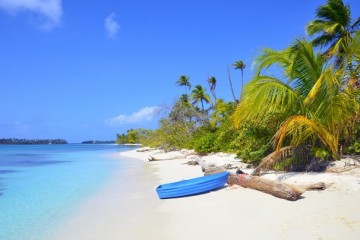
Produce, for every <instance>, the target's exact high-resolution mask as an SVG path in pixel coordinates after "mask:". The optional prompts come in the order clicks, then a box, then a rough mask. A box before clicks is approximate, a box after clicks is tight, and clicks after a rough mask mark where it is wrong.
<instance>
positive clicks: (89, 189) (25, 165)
mask: <svg viewBox="0 0 360 240" xmlns="http://www.w3.org/2000/svg"><path fill="white" fill-rule="evenodd" d="M132 148H134V147H131V146H118V145H112V144H109V145H108V144H91V145H87V144H64V145H55V144H49V145H0V239H7V240H19V239H45V238H46V237H45V236H49V235H48V234H49V233H50V232H52V231H54V230H55V229H56V228H57V227H58V226H59V225H60V224H61V223H62V222H64V221H66V219H68V218H69V217H71V215H72V214H74V213H75V212H76V211H77V210H78V208H79V207H80V206H81V204H82V203H83V202H84V201H86V200H87V199H88V198H90V197H91V196H92V195H94V193H96V192H97V191H99V189H101V188H102V187H103V186H104V185H105V184H106V183H107V181H108V180H109V179H110V178H111V176H112V174H113V173H115V172H118V171H122V170H123V171H126V168H127V167H128V166H129V162H128V161H121V159H120V158H119V157H114V156H117V153H119V152H121V151H126V150H130V149H132ZM124 184H125V183H124Z"/></svg>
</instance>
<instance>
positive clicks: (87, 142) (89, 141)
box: [82, 140, 115, 144]
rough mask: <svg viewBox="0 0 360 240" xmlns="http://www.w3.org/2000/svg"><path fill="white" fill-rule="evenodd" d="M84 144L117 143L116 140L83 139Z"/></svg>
mask: <svg viewBox="0 0 360 240" xmlns="http://www.w3.org/2000/svg"><path fill="white" fill-rule="evenodd" d="M82 144H115V141H112V140H111V141H99V140H87V141H83V142H82Z"/></svg>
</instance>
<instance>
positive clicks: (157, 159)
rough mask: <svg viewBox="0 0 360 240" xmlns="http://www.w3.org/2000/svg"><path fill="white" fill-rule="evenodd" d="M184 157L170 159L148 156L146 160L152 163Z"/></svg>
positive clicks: (182, 157) (177, 157)
mask: <svg viewBox="0 0 360 240" xmlns="http://www.w3.org/2000/svg"><path fill="white" fill-rule="evenodd" d="M184 158H185V157H184V156H175V157H170V158H155V157H154V156H151V155H150V156H149V158H148V160H149V162H153V161H165V160H176V159H184Z"/></svg>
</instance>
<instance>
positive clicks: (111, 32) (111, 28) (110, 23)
mask: <svg viewBox="0 0 360 240" xmlns="http://www.w3.org/2000/svg"><path fill="white" fill-rule="evenodd" d="M115 17H116V15H115V13H111V14H110V15H109V16H107V17H106V18H105V24H104V27H105V30H106V34H107V36H108V37H109V38H114V37H115V36H116V34H117V32H118V31H119V29H120V24H119V23H118V22H117V21H116V20H115Z"/></svg>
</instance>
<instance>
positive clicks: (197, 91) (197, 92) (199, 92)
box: [191, 85, 211, 111]
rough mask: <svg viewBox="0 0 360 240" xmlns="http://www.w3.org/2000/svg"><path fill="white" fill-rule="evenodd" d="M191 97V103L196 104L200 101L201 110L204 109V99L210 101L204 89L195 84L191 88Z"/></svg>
mask: <svg viewBox="0 0 360 240" xmlns="http://www.w3.org/2000/svg"><path fill="white" fill-rule="evenodd" d="M191 99H192V100H193V104H198V103H199V102H201V107H202V110H203V111H204V101H205V102H206V103H211V99H210V96H209V94H207V93H206V89H205V88H203V87H202V86H201V85H196V86H195V88H194V89H193V90H192V94H191Z"/></svg>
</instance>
